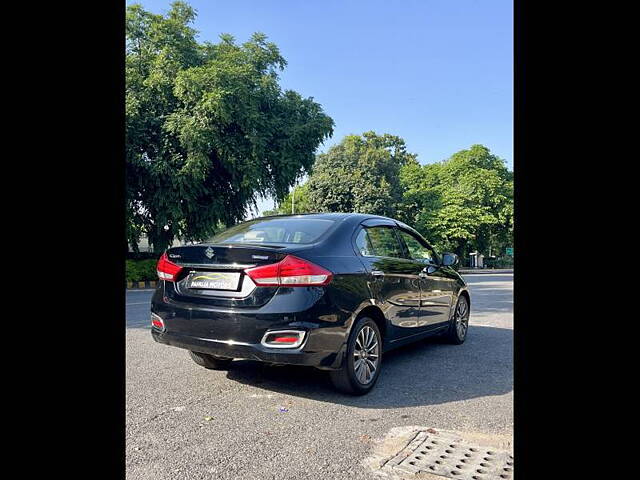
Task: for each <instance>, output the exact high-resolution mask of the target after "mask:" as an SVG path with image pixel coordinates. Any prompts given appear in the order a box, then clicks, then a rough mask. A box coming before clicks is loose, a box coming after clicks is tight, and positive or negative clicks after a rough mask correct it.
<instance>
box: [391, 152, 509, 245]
mask: <svg viewBox="0 0 640 480" xmlns="http://www.w3.org/2000/svg"><path fill="white" fill-rule="evenodd" d="M400 178H401V184H402V186H403V190H404V197H403V198H404V201H403V212H402V219H403V220H404V221H406V222H407V223H410V224H413V225H414V226H415V227H416V228H417V229H418V230H420V231H421V233H423V234H424V235H425V236H427V238H429V239H431V240H432V241H433V242H434V243H436V244H437V245H438V246H439V247H440V249H442V250H453V251H455V252H457V253H458V254H460V255H466V254H468V253H469V252H470V251H472V250H478V251H480V252H483V253H485V254H487V253H488V249H489V247H492V248H493V252H495V253H497V252H499V251H503V249H504V248H505V247H506V246H507V245H512V238H513V172H510V171H509V170H508V169H507V167H506V166H505V163H504V160H502V159H500V158H498V157H496V156H495V155H493V154H491V152H490V151H489V149H488V148H487V147H485V146H483V145H473V146H471V147H470V148H469V149H468V150H461V151H459V152H457V153H455V154H454V155H453V156H452V157H451V158H449V159H448V160H446V161H444V162H441V163H434V164H427V165H423V166H421V165H419V164H417V162H415V163H410V164H407V165H406V166H405V167H403V169H402V172H401V174H400Z"/></svg>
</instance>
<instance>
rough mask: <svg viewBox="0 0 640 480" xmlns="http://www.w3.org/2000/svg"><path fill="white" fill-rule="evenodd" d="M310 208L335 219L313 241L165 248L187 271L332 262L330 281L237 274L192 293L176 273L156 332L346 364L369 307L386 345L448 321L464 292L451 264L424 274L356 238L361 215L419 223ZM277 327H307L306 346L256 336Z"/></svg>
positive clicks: (227, 352) (307, 361) (267, 357)
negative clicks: (271, 283)
mask: <svg viewBox="0 0 640 480" xmlns="http://www.w3.org/2000/svg"><path fill="white" fill-rule="evenodd" d="M316 216H317V217H318V218H331V219H333V220H335V224H334V225H333V226H332V227H331V228H330V229H329V231H328V233H327V234H326V235H323V236H321V237H320V238H319V239H318V240H317V241H316V242H314V243H311V244H299V245H292V244H287V245H284V244H283V245H275V244H274V245H268V246H260V245H218V244H211V243H202V244H198V245H193V246H182V247H174V248H171V249H169V250H168V251H167V254H168V256H169V259H170V260H171V261H175V262H177V263H178V264H181V265H184V266H185V269H186V270H193V269H196V270H198V271H200V270H203V271H218V270H220V271H221V270H225V271H230V270H231V271H239V272H242V271H243V269H244V268H248V267H247V266H252V265H260V264H268V263H274V262H276V261H279V260H281V259H282V258H284V256H286V255H295V256H296V257H298V258H301V259H303V260H307V261H309V262H312V263H314V264H316V265H318V266H320V267H323V268H325V269H327V270H329V271H330V272H332V274H333V279H332V281H331V282H330V283H329V284H328V285H326V286H314V287H282V286H281V287H261V286H260V287H258V286H256V285H255V284H253V282H251V279H250V278H249V277H248V276H246V275H245V274H244V273H241V283H240V285H239V288H238V289H237V291H224V292H223V291H209V292H206V291H202V292H198V291H195V290H192V289H188V288H187V287H186V286H185V284H184V283H181V282H184V279H185V276H184V274H183V273H181V275H183V276H182V277H180V278H179V279H178V281H177V282H175V283H174V282H170V281H163V280H161V281H159V282H158V287H157V289H156V291H155V292H154V295H153V298H152V302H151V310H152V312H153V313H154V314H156V315H159V316H160V317H161V318H162V319H163V321H164V324H165V328H164V329H158V328H157V327H152V335H153V338H154V340H156V341H157V342H160V343H165V344H168V345H173V346H177V347H179V348H185V349H190V350H193V351H198V352H202V353H210V354H213V355H218V356H223V357H225V356H226V357H231V358H247V359H254V360H260V361H264V362H272V363H286V364H298V365H311V366H315V367H318V368H324V369H337V368H340V367H341V366H342V362H343V358H344V351H345V345H346V342H347V339H348V337H349V334H350V331H351V327H352V326H353V324H354V322H355V321H356V320H357V318H359V315H361V313H362V312H363V311H365V309H368V310H366V311H368V312H370V315H373V314H374V313H377V314H378V315H377V316H378V317H379V318H381V319H384V320H383V323H384V324H383V325H381V326H382V327H383V328H382V330H383V331H384V332H385V335H384V344H383V351H387V350H389V349H391V348H395V347H397V346H400V345H403V344H406V343H408V342H410V341H414V340H417V339H419V338H424V337H427V336H429V335H433V334H437V333H439V332H441V331H443V329H445V328H446V327H447V325H448V321H449V319H450V317H451V314H452V311H453V308H452V306H453V305H455V302H456V301H457V297H458V295H460V294H461V292H463V291H466V284H465V282H464V280H463V279H462V277H460V275H459V274H458V273H457V272H455V270H453V269H452V268H450V267H442V266H440V267H439V268H438V269H437V271H436V272H433V273H431V274H430V275H429V276H427V277H426V278H425V277H424V276H422V277H421V276H420V272H421V271H422V269H423V265H421V264H420V263H418V262H415V261H412V260H411V259H408V258H388V257H363V256H361V255H359V252H357V249H356V248H355V246H354V243H353V238H354V235H356V232H357V231H358V229H360V228H361V225H362V224H363V223H364V224H365V225H366V226H374V225H385V226H388V227H393V228H394V229H395V228H397V227H398V226H401V227H402V228H407V229H409V230H411V231H413V232H415V230H413V229H411V228H410V227H408V226H406V225H404V224H402V223H400V222H397V221H394V220H392V219H388V218H386V217H377V216H372V215H365V214H316ZM415 233H416V234H417V235H419V234H418V233H417V232H415ZM421 238H422V237H421ZM425 242H426V241H425ZM208 248H211V249H212V250H213V251H214V255H213V260H212V259H211V258H208V257H207V256H206V255H205V254H204V252H206V250H207V249H208ZM171 255H173V257H172V256H171ZM176 255H179V257H176ZM256 257H257V258H256ZM234 269H235V270H234ZM373 270H381V271H383V272H385V275H384V277H382V278H380V277H374V275H372V271H373ZM376 309H377V310H376ZM374 316H376V315H374ZM278 329H298V330H302V331H304V332H305V339H304V341H303V343H302V345H300V346H299V347H297V348H295V349H291V350H289V349H284V348H278V349H276V348H269V347H266V346H264V345H262V344H261V339H262V337H263V336H264V334H265V332H266V331H268V330H278Z"/></svg>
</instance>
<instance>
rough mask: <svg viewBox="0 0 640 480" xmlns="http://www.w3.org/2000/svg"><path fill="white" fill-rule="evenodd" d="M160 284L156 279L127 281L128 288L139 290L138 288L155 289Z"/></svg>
mask: <svg viewBox="0 0 640 480" xmlns="http://www.w3.org/2000/svg"><path fill="white" fill-rule="evenodd" d="M157 285H158V282H157V281H155V280H152V281H149V280H148V281H146V282H127V290H137V289H143V288H144V289H150V288H153V289H155V288H156V286H157Z"/></svg>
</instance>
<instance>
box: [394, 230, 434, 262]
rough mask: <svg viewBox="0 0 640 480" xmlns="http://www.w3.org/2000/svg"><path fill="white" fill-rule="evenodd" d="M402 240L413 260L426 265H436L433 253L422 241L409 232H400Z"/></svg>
mask: <svg viewBox="0 0 640 480" xmlns="http://www.w3.org/2000/svg"><path fill="white" fill-rule="evenodd" d="M399 232H400V236H401V237H402V240H404V243H405V245H406V246H407V249H408V250H409V256H410V257H411V258H412V259H413V260H417V261H419V262H424V263H436V260H435V258H434V255H433V251H432V250H431V249H429V248H427V247H426V246H424V245H423V244H422V243H420V241H419V240H418V239H417V238H416V237H414V236H413V235H412V234H410V233H409V232H405V231H404V230H399Z"/></svg>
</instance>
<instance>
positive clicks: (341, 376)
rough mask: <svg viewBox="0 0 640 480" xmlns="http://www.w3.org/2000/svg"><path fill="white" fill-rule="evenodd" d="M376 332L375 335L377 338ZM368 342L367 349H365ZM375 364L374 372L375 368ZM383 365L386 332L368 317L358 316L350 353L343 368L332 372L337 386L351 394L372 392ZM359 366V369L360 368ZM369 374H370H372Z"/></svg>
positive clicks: (351, 336) (351, 337)
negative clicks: (383, 343) (381, 333)
mask: <svg viewBox="0 0 640 480" xmlns="http://www.w3.org/2000/svg"><path fill="white" fill-rule="evenodd" d="M373 335H375V337H373ZM363 343H364V344H365V346H366V348H364V349H363V348H361V347H362V346H363V345H362V344H363ZM372 366H373V367H375V368H374V369H373V372H371V367H372ZM381 366H382V335H380V329H378V325H376V322H374V321H373V320H372V319H370V318H368V317H362V318H360V319H358V320H357V321H356V323H355V325H354V326H353V328H352V329H351V334H350V335H349V340H348V341H347V353H346V358H345V360H344V363H343V366H342V368H341V369H340V370H332V371H331V372H330V373H329V375H330V377H331V382H332V383H333V385H334V387H335V388H336V389H337V390H339V391H341V392H343V393H347V394H350V395H364V394H365V393H368V392H369V391H370V390H371V389H372V388H373V386H374V385H375V384H376V382H377V380H378V376H379V375H380V367H381ZM356 368H357V370H356ZM371 373H372V375H371V376H369V375H368V374H371Z"/></svg>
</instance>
